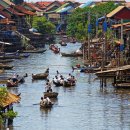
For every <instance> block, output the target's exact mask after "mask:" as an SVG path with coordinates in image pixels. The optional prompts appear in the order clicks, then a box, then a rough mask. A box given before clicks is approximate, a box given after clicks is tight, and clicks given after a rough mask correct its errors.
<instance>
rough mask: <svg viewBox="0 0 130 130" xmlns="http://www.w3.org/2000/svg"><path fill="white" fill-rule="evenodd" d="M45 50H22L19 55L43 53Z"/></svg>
mask: <svg viewBox="0 0 130 130" xmlns="http://www.w3.org/2000/svg"><path fill="white" fill-rule="evenodd" d="M45 51H46V49H35V50H24V51H22V52H21V53H43V52H45Z"/></svg>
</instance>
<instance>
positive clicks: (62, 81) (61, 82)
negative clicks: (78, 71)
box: [60, 77, 64, 85]
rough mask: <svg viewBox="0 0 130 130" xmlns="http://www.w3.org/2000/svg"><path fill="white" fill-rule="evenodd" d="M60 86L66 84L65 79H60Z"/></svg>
mask: <svg viewBox="0 0 130 130" xmlns="http://www.w3.org/2000/svg"><path fill="white" fill-rule="evenodd" d="M60 84H62V85H63V84H64V78H63V77H62V78H61V79H60Z"/></svg>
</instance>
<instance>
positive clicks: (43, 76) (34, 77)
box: [32, 73, 49, 79]
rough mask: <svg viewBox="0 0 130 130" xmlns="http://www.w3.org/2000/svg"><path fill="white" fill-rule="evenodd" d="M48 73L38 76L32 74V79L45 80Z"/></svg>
mask: <svg viewBox="0 0 130 130" xmlns="http://www.w3.org/2000/svg"><path fill="white" fill-rule="evenodd" d="M48 75H49V74H48V73H40V74H32V78H33V79H46V78H47V77H48Z"/></svg>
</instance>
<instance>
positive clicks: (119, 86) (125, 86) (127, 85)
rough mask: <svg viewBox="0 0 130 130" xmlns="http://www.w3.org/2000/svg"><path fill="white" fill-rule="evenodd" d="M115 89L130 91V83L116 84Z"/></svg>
mask: <svg viewBox="0 0 130 130" xmlns="http://www.w3.org/2000/svg"><path fill="white" fill-rule="evenodd" d="M113 86H114V87H115V88H125V89H130V82H129V83H115V84H113Z"/></svg>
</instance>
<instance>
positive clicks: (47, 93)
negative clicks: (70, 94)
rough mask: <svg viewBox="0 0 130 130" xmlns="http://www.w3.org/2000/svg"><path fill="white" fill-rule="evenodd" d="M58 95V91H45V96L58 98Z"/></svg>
mask: <svg viewBox="0 0 130 130" xmlns="http://www.w3.org/2000/svg"><path fill="white" fill-rule="evenodd" d="M57 96H58V93H57V92H44V97H49V98H57Z"/></svg>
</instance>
